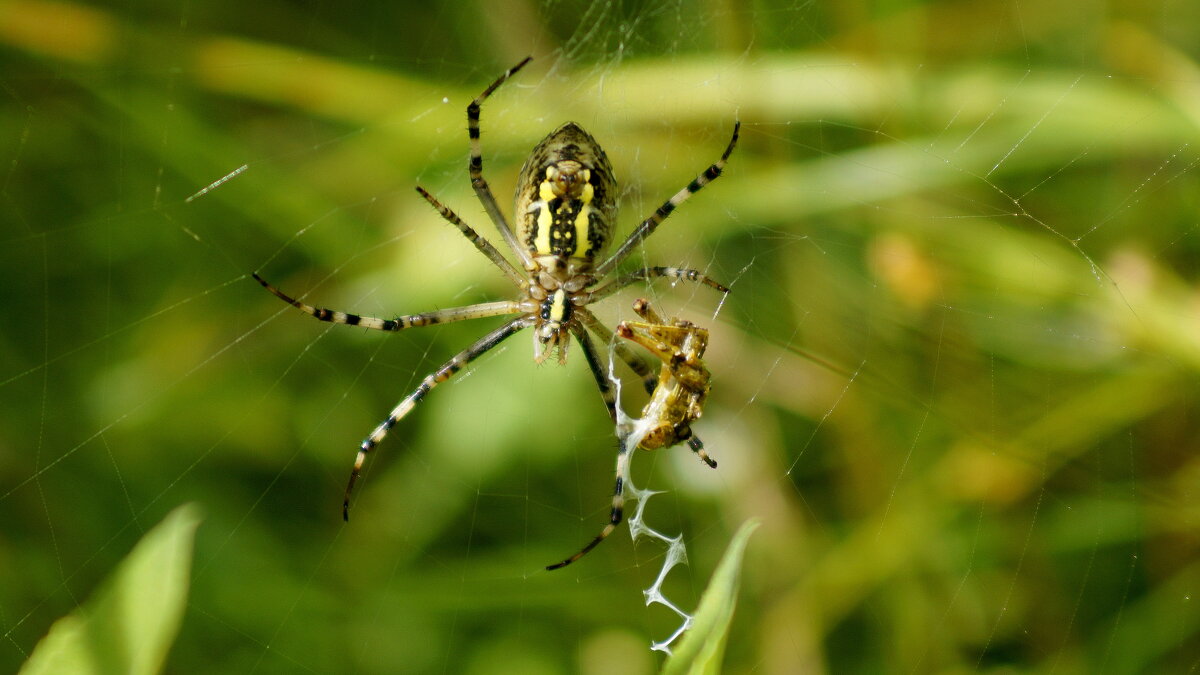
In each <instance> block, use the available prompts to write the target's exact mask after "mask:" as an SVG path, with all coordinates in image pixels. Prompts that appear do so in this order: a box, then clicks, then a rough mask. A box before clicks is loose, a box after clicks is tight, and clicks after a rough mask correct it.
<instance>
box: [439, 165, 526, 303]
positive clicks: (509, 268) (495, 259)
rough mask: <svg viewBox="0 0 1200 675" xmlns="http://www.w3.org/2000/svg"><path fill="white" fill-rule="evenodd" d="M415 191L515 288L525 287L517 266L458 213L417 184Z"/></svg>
mask: <svg viewBox="0 0 1200 675" xmlns="http://www.w3.org/2000/svg"><path fill="white" fill-rule="evenodd" d="M417 192H420V193H421V196H422V197H424V198H425V201H427V202H429V203H430V204H431V205H432V206H433V208H435V209H437V212H438V213H440V214H442V218H445V219H446V220H447V221H449V222H450V224H451V225H454V226H455V227H457V228H458V231H459V232H462V233H463V236H464V237H466V238H467V239H468V240H470V242H471V243H472V244H474V245H475V248H477V249H479V252H480V253H482V254H484V255H485V256H487V258H488V260H491V261H492V264H493V265H495V266H496V267H499V268H500V271H501V272H504V275H505V276H507V277H508V278H509V280H510V281H512V282H513V283H514V284H516V285H517V288H525V286H526V284H527V283H528V282H527V281H526V280H525V277H523V276H521V273H520V272H518V271H517V268H515V267H513V265H512V263H510V262H508V259H507V258H505V257H504V256H503V255H501V254H500V251H497V250H496V247H495V246H492V243H491V242H490V241H488V240H487V239H485V238H484V237H483V235H481V234H479V233H478V232H476V231H475V230H474V229H472V228H471V226H470V225H467V224H466V223H464V222H463V220H462V218H459V217H458V214H456V213H455V212H453V211H451V210H450V207H448V206H446V205H444V204H442V203H441V202H439V201H438V200H437V199H436V198H435V197H434V196H433V195H431V194H429V192H428V191H426V190H425V188H423V187H421V186H420V185H418V186H417Z"/></svg>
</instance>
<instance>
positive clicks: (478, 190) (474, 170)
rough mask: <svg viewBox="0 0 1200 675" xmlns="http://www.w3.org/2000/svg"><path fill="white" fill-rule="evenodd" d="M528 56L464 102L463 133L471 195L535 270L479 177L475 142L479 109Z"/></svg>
mask: <svg viewBox="0 0 1200 675" xmlns="http://www.w3.org/2000/svg"><path fill="white" fill-rule="evenodd" d="M532 59H533V57H532V56H527V57H525V59H524V60H522V61H521V62H520V63H518V64H517V65H515V66H513V67H512V68H509V69H508V70H506V71H505V72H504V74H503V75H501V76H500V77H498V78H496V81H495V82H493V83H491V85H489V86H488V88H487V89H484V90H483V93H482V94H480V95H479V96H476V97H475V100H473V101H471V102H470V103H469V104H468V105H467V136H468V137H469V138H470V141H471V158H470V160H469V162H468V164H467V172H468V173H469V174H470V176H471V187H472V188H473V189H474V190H475V196H476V197H478V198H479V201H480V203H481V204H483V210H484V211H487V214H488V217H489V218H491V219H492V223H494V224H495V225H496V229H497V230H500V235H501V236H503V237H504V241H505V242H506V243H507V244H508V247H509V248H510V249H512V250H513V251H515V252H516V254H517V255H518V256H519V257H520V258H521V264H522V265H524V266H525V269H527V270H530V271H532V270H536V269H538V266H537V263H535V262H534V261H533V256H532V255H531V254H530V253H529V251H528V250H527V249H526V248H525V247H524V246H522V245H521V244H520V243H519V242H518V241H517V237H516V235H515V234H513V231H512V228H511V227H509V225H508V221H507V220H505V219H504V214H503V213H501V212H500V205H499V204H497V203H496V197H495V195H493V194H492V188H491V187H489V186H488V182H487V179H486V178H484V177H483V150H482V146H481V144H480V141H479V110H480V108H481V107H482V106H483V102H484V101H486V100H487V97H489V96H491V95H492V92H494V91H496V89H497V88H498V87H499V86H500V85H502V84H504V82H505V80H507V79H508V78H510V77H512V76H513V74H514V73H516V72H517V71H518V70H520V69H522V68H524V67H525V64H526V63H529V62H530V61H531V60H532Z"/></svg>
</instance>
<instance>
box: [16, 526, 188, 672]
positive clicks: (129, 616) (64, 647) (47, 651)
mask: <svg viewBox="0 0 1200 675" xmlns="http://www.w3.org/2000/svg"><path fill="white" fill-rule="evenodd" d="M199 522H200V516H199V514H198V512H197V509H196V507H194V506H192V505H190V504H185V505H184V506H181V507H179V508H177V509H175V510H174V511H172V512H171V513H170V514H169V515H168V516H167V517H166V519H164V520H163V522H162V523H161V524H159V525H158V526H157V527H155V528H154V529H153V530H150V531H149V532H147V533H146V534H145V536H143V537H142V540H141V541H140V542H138V545H137V546H136V547H134V549H133V551H132V552H130V554H129V555H128V556H126V557H125V560H123V561H122V562H121V564H120V566H119V567H118V568H117V571H116V572H115V573H114V574H113V575H112V576H111V577H110V578H109V579H108V580H107V581H106V582H105V583H104V585H103V586H102V587H101V589H100V590H99V591H97V592H96V593H95V594H94V595H93V596H92V598H91V599H90V600H89V601H88V602H86V603H84V604H83V605H81V606H80V607H78V608H76V610H75V611H74V612H71V613H70V614H68V615H67V616H65V617H63V618H61V619H59V620H58V621H56V622H54V625H53V626H51V627H50V632H49V633H48V634H47V635H46V637H44V638H42V641H41V642H39V643H38V645H37V647H36V648H35V649H34V650H33V655H32V656H30V657H29V660H28V661H26V662H25V665H24V666H23V667H22V668H21V675H42V674H43V673H45V674H50V673H55V674H57V673H73V674H77V675H91V674H96V675H99V674H102V673H103V674H108V673H113V674H115V673H121V674H122V675H147V674H149V673H157V672H159V671H161V670H162V667H163V663H164V662H165V661H166V658H167V652H168V651H169V650H170V648H171V643H172V642H173V641H174V639H175V634H176V633H178V632H179V624H180V623H181V621H182V619H183V608H184V605H185V604H186V602H187V591H188V580H189V576H190V574H191V562H192V540H193V534H194V533H195V530H196V526H197V525H198V524H199Z"/></svg>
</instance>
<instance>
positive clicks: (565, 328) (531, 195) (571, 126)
mask: <svg viewBox="0 0 1200 675" xmlns="http://www.w3.org/2000/svg"><path fill="white" fill-rule="evenodd" d="M529 60H530V59H529V58H526V59H525V60H523V61H521V62H520V63H518V64H517V65H515V66H513V67H512V68H509V69H508V71H507V72H505V73H504V74H503V75H501V76H500V77H499V78H497V79H496V81H495V82H493V83H492V84H491V85H489V86H488V87H487V89H484V90H483V93H481V94H480V95H479V96H477V97H476V98H475V100H473V101H471V103H470V104H469V105H468V106H467V135H468V137H469V138H470V146H471V155H470V162H469V164H468V173H469V174H470V177H471V187H472V188H474V190H475V195H476V196H477V197H478V198H479V201H480V203H481V204H483V208H484V210H485V211H487V214H488V216H489V217H490V218H491V220H492V223H493V224H495V226H496V229H497V230H498V231H499V232H500V235H501V236H502V237H503V238H504V242H505V243H506V244H507V245H508V248H509V249H510V250H511V252H512V253H513V255H514V256H515V257H516V258H517V260H518V262H519V265H520V268H518V266H516V265H513V264H512V263H511V262H509V260H508V259H507V258H505V257H504V255H502V254H501V253H500V251H498V250H497V249H496V247H495V246H493V245H492V244H491V243H490V242H488V240H487V239H485V238H484V237H483V236H481V235H480V234H479V233H477V232H476V231H475V230H474V229H472V228H471V227H470V226H469V225H467V224H466V223H465V222H463V220H462V219H461V218H459V217H458V215H456V214H455V213H454V212H453V211H451V210H450V208H449V207H447V206H445V205H443V204H442V203H441V202H439V201H438V200H437V199H435V198H434V197H433V195H431V194H429V193H428V192H426V191H425V190H424V189H422V188H421V187H417V192H419V193H420V194H421V196H422V197H424V198H425V200H426V201H428V202H429V203H430V204H431V205H432V206H433V208H435V209H437V211H438V213H440V214H441V215H442V217H443V218H445V219H446V220H447V221H449V222H450V223H451V224H452V225H454V226H455V227H457V228H458V229H459V231H460V232H462V234H463V235H464V236H465V237H466V238H467V239H468V240H470V241H471V243H472V244H474V245H475V248H477V249H478V250H479V252H480V253H482V254H484V255H485V256H487V258H488V260H491V261H492V263H493V264H494V265H495V266H496V267H497V268H499V269H500V271H501V272H503V273H504V275H505V276H507V277H508V278H509V280H510V281H512V283H513V285H514V286H516V288H517V291H518V293H517V297H516V298H514V299H512V300H500V301H496V302H483V303H479V304H475V305H469V306H466V307H453V308H450V309H443V310H438V311H434V312H426V313H423V314H411V315H407V316H398V317H396V318H394V319H379V318H375V317H369V316H359V315H357V314H348V313H346V312H337V311H333V310H329V309H323V308H319V307H313V306H312V305H309V304H307V303H304V302H301V301H300V300H296V299H294V298H292V297H291V296H288V295H287V294H285V293H284V292H283V291H281V290H279V289H278V288H275V287H274V286H272V285H271V284H269V283H267V281H266V280H264V279H263V278H262V277H261V276H259V275H258V274H257V273H255V274H254V278H255V279H256V280H257V281H258V282H259V283H260V284H262V285H263V287H265V288H266V289H267V290H268V291H270V292H271V293H273V294H275V295H276V296H278V297H279V298H280V299H282V300H284V301H285V302H287V303H289V304H291V305H294V306H295V307H297V308H299V309H300V310H302V311H303V312H305V313H307V314H309V315H311V316H313V317H315V318H316V319H319V320H321V321H328V322H331V323H339V324H346V325H350V326H364V327H366V328H372V329H375V330H382V331H400V330H404V329H406V328H410V327H413V326H430V325H434V324H439V323H449V322H452V321H464V320H467V319H480V318H484V317H490V316H501V315H506V314H508V315H512V314H515V315H517V316H516V317H515V318H512V319H509V320H508V321H506V322H505V323H503V324H501V325H500V327H498V328H495V329H493V330H492V331H491V332H489V333H487V334H486V335H484V336H483V337H481V338H479V340H477V341H476V342H475V343H474V344H472V345H471V346H470V347H467V348H466V349H465V350H463V351H462V352H460V353H458V354H456V355H455V356H454V357H453V358H451V359H450V360H449V361H447V362H446V363H444V364H442V366H441V367H439V368H438V369H437V370H435V371H434V372H432V373H430V374H429V375H427V376H426V377H425V379H423V380H422V381H421V384H420V385H418V386H417V388H416V389H415V390H414V391H413V392H412V393H410V394H409V395H408V396H406V397H404V399H403V400H401V401H400V403H399V404H397V405H396V407H395V408H393V409H392V411H391V413H390V414H388V416H387V419H385V420H384V421H383V422H381V423H380V424H379V426H377V427H375V430H374V431H372V432H371V435H370V436H368V437H367V438H366V439H365V440H364V441H363V442H362V445H361V446H360V447H359V451H358V455H357V457H356V458H355V460H354V468H353V469H352V470H351V472H350V480H349V481H348V483H347V484H346V492H345V497H344V499H343V501H342V516H343V518H346V519H348V518H349V508H350V493H351V490H353V488H354V483H355V482H356V481H357V480H358V476H359V474H360V473H361V471H362V467H363V462H364V461H365V460H366V457H367V455H368V454H369V453H370V452H371V451H372V450H373V449H374V448H375V446H376V445H378V444H379V443H380V441H382V440H383V438H384V436H386V435H387V433H388V431H389V430H391V428H392V427H394V426H396V423H398V422H399V421H400V420H401V419H403V418H404V416H405V415H407V414H408V413H409V412H410V411H411V410H412V409H413V407H414V406H415V405H416V404H417V403H418V402H420V401H421V399H423V398H424V397H425V395H426V394H428V393H429V391H430V390H431V389H433V388H434V387H436V386H437V385H438V384H440V383H442V382H445V381H446V380H448V379H450V378H451V377H452V376H453V375H454V374H455V373H457V372H458V371H459V370H461V369H462V368H463V367H464V366H466V365H467V364H468V363H470V362H472V361H474V360H475V359H477V358H479V356H481V355H482V354H484V353H485V352H487V351H488V350H489V349H492V348H493V347H495V346H496V345H498V344H500V343H501V342H503V341H504V340H506V339H507V338H509V337H510V336H512V335H513V334H514V333H517V332H519V331H521V330H523V329H525V328H533V354H534V359H535V360H536V361H537V362H539V363H540V362H542V361H544V360H545V359H546V358H547V357H549V356H550V355H551V354H553V353H557V355H558V360H559V362H560V363H564V362H565V361H566V357H567V346H568V345H569V343H570V338H571V336H574V337H575V339H576V340H578V341H579V346H580V348H581V349H582V350H583V356H584V358H585V359H586V360H587V363H588V366H589V368H590V369H591V371H592V375H593V377H594V378H595V380H596V386H597V387H598V388H599V389H600V395H601V396H602V397H603V399H604V404H605V405H606V406H607V407H608V413H609V416H610V417H612V418H613V420H614V421H615V420H616V401H615V397H614V394H613V391H612V388H611V386H610V384H609V381H608V378H607V377H606V375H605V371H604V368H603V366H602V363H601V360H600V358H599V356H598V354H597V350H596V346H595V344H594V343H593V342H592V338H591V337H590V335H589V331H591V332H592V333H594V334H595V335H596V336H597V337H599V338H600V340H601V341H602V342H603V343H605V344H607V345H611V346H612V348H613V349H614V351H615V352H616V354H617V356H618V357H619V358H620V359H621V360H623V361H624V362H625V363H626V364H628V365H629V367H630V368H632V369H633V371H634V372H635V373H637V374H638V375H639V376H640V377H641V378H642V381H643V384H644V386H645V387H646V391H648V392H651V391H654V389H655V386H656V384H657V377H656V376H655V374H654V373H653V372H652V370H651V368H650V367H649V366H648V365H647V364H646V362H645V361H644V360H643V359H642V358H641V357H639V356H637V355H636V354H634V353H633V352H632V351H631V350H629V349H628V348H626V347H624V346H623V345H622V344H621V343H619V342H614V339H613V336H612V333H611V332H609V331H608V330H607V329H606V328H605V327H604V326H603V325H602V324H601V323H600V322H599V320H597V319H596V317H595V315H593V314H592V313H591V312H590V311H588V309H587V306H588V305H590V304H591V303H593V302H596V301H597V300H600V299H602V298H606V297H608V296H610V295H612V294H613V293H615V292H617V291H618V290H620V289H622V288H624V287H625V286H628V285H630V284H632V283H635V282H638V281H643V280H649V279H653V278H656V277H667V278H671V279H680V280H687V281H691V282H696V283H701V284H705V285H707V286H710V287H712V288H715V289H717V290H718V291H721V292H722V293H728V292H729V289H728V288H726V287H724V286H722V285H721V284H719V283H717V282H715V281H713V280H712V279H709V278H708V277H706V276H704V275H703V274H701V273H700V272H699V271H697V270H692V269H680V268H676V267H646V268H642V269H638V270H634V271H631V272H625V273H622V274H618V275H615V276H614V278H612V279H611V280H609V281H607V283H603V284H602V283H601V282H602V281H604V280H605V279H606V278H607V277H608V276H609V274H610V273H612V272H613V271H614V270H616V268H617V266H618V265H619V264H620V263H621V262H622V261H624V260H625V259H626V258H628V257H629V255H630V254H631V253H632V252H633V251H634V249H635V248H637V246H638V244H639V243H641V241H642V240H643V239H645V238H646V237H648V236H650V234H651V233H653V232H654V230H655V229H656V228H657V227H658V226H659V224H661V223H662V221H663V220H664V219H666V217H667V216H669V215H670V214H671V212H672V211H674V210H675V209H676V208H677V207H678V206H679V205H680V204H682V203H683V202H684V201H686V200H687V198H688V197H690V196H692V195H693V194H695V193H696V192H698V191H699V190H700V189H701V188H703V187H704V186H705V185H707V184H708V183H709V182H711V181H712V180H714V179H716V178H717V176H720V175H721V170H722V168H723V167H724V166H725V162H726V160H728V159H729V155H730V153H732V152H733V148H734V146H735V145H736V144H737V140H738V129H739V128H740V123H735V124H734V127H733V137H732V138H731V139H730V141H729V145H728V146H727V147H726V148H725V152H724V153H722V154H721V159H719V160H718V161H717V162H716V163H715V164H713V165H712V166H710V167H708V168H707V169H705V170H704V172H703V173H702V174H700V175H699V176H697V177H696V179H695V180H693V181H692V182H691V183H689V184H688V185H687V187H685V188H683V189H682V190H680V191H679V192H677V193H675V195H674V196H672V197H671V198H670V199H668V200H667V201H666V202H664V203H663V205H662V206H660V207H658V209H657V210H656V211H655V212H654V213H653V214H652V215H651V216H650V217H648V218H646V219H645V220H643V221H642V222H641V224H640V225H638V227H637V228H636V229H635V230H634V231H633V233H632V234H631V235H629V237H628V238H626V239H625V241H624V242H622V244H621V245H620V246H619V247H617V250H616V252H614V253H613V254H612V255H609V256H607V257H605V256H604V254H605V249H606V248H607V246H608V244H609V241H610V238H611V235H612V230H613V226H614V224H615V223H616V219H617V202H616V198H617V190H616V187H617V185H616V179H615V178H614V177H613V171H612V166H611V165H610V164H609V162H608V157H606V156H605V154H604V150H602V149H601V148H600V146H599V145H597V144H596V141H595V140H594V139H593V138H592V137H591V135H589V134H588V133H587V132H586V131H584V130H583V129H582V128H580V127H579V125H577V124H575V123H574V122H567V123H566V124H564V125H562V126H561V127H559V128H558V129H555V130H554V131H553V132H551V133H550V135H548V136H546V137H545V138H544V139H542V141H541V142H540V143H538V144H537V146H536V147H535V148H534V149H533V152H532V153H531V154H530V156H529V159H527V160H526V161H525V165H524V166H523V167H522V168H521V173H520V176H519V179H518V181H517V191H516V214H515V217H516V227H515V228H513V227H509V224H508V222H507V221H506V220H505V219H504V215H503V214H502V213H501V212H500V207H499V205H498V204H497V203H496V198H495V196H494V195H493V194H492V190H491V188H490V187H488V183H487V180H485V179H484V177H483V159H482V154H481V152H480V142H479V110H480V107H481V106H482V105H483V102H484V101H485V100H487V98H488V96H490V95H491V94H492V92H494V91H495V90H496V89H497V88H498V87H499V86H500V85H501V84H504V82H505V81H506V80H508V78H509V77H511V76H512V75H513V73H516V72H517V71H518V70H520V69H521V68H522V67H523V66H524V65H525V64H526V63H528V62H529Z"/></svg>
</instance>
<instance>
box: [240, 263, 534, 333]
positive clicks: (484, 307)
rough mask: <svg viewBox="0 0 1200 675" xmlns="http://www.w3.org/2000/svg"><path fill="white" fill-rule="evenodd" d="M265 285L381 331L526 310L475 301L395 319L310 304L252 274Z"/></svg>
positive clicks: (325, 313)
mask: <svg viewBox="0 0 1200 675" xmlns="http://www.w3.org/2000/svg"><path fill="white" fill-rule="evenodd" d="M252 276H253V277H254V279H255V280H256V281H258V283H260V284H262V287H263V288H265V289H267V290H268V291H271V293H273V294H274V295H275V297H277V298H279V299H280V300H283V301H284V302H286V303H288V304H289V305H292V306H293V307H296V308H298V309H300V310H301V311H302V312H304V313H305V314H308V315H310V316H312V317H313V318H315V319H317V320H319V321H328V322H330V323H340V324H345V325H347V326H362V327H363V328H372V329H374V330H382V331H392V332H394V331H400V330H404V329H405V328H412V327H413V326H432V325H434V324H438V323H453V322H455V321H466V320H468V319H482V318H484V317H489V316H500V315H502V314H518V313H520V312H523V311H525V310H524V309H522V308H521V303H520V302H516V301H513V300H500V301H497V302H481V303H479V304H475V305H467V306H465V307H451V308H449V309H439V310H437V311H436V312H425V313H423V314H408V315H406V316H398V317H396V318H394V319H378V318H376V317H373V316H359V315H358V314H347V313H346V312H335V311H334V310H331V309H324V308H321V307H313V306H312V305H310V304H307V303H304V302H300V301H299V300H297V299H295V298H293V297H292V296H290V295H287V294H286V293H284V292H283V291H281V290H279V289H278V288H275V287H274V286H272V285H271V284H269V283H267V280H266V279H263V278H262V277H260V276H258V272H255V273H254V274H253V275H252Z"/></svg>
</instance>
